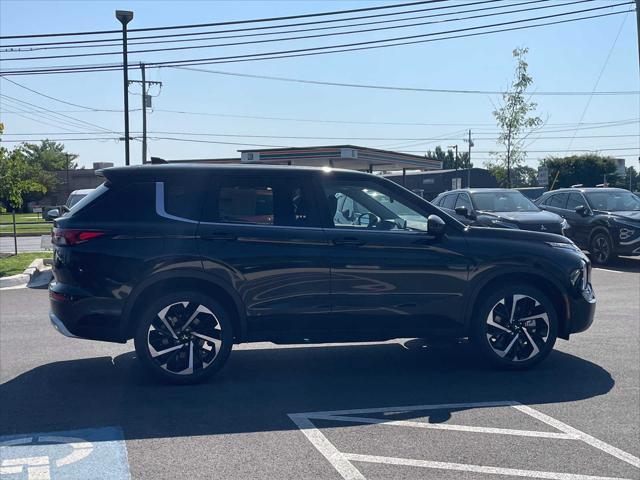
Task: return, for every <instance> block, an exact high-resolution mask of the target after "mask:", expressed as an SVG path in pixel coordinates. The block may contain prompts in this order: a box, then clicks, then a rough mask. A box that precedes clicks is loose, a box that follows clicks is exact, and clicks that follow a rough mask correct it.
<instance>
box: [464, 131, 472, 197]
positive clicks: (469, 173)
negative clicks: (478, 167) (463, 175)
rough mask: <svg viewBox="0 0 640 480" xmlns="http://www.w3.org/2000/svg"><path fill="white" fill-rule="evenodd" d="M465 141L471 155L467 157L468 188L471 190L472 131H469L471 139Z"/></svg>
mask: <svg viewBox="0 0 640 480" xmlns="http://www.w3.org/2000/svg"><path fill="white" fill-rule="evenodd" d="M465 141H466V142H467V143H468V144H469V153H468V155H467V188H471V147H473V140H471V129H469V138H468V140H465Z"/></svg>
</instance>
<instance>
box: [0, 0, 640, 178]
mask: <svg viewBox="0 0 640 480" xmlns="http://www.w3.org/2000/svg"><path fill="white" fill-rule="evenodd" d="M470 1H471V0H465V1H464V2H463V1H462V0H460V1H458V2H457V3H458V4H462V3H469V2H470ZM522 1H523V0H500V2H497V3H496V2H494V3H496V5H497V4H500V5H504V6H506V5H514V7H512V8H513V9H516V8H528V7H539V6H543V5H542V4H543V3H544V4H545V5H544V6H549V5H550V4H555V5H554V6H556V8H552V9H541V10H538V11H531V12H526V13H519V14H517V13H514V14H511V15H502V16H497V17H489V18H480V19H470V20H462V21H452V22H448V23H443V24H440V25H438V24H429V25H420V26H415V27H409V28H398V29H390V30H386V31H378V32H369V33H361V34H354V35H341V36H335V37H324V38H314V39H309V40H295V41H285V42H277V43H263V44H258V45H242V46H228V47H215V48H203V49H196V50H182V51H170V52H146V53H138V54H135V53H131V54H130V55H129V63H130V64H137V63H139V62H142V61H144V62H153V61H159V60H168V59H171V60H173V59H189V58H199V57H213V56H227V55H238V54H245V53H250V52H251V53H253V52H268V51H274V50H286V49H298V48H306V47H316V46H324V45H334V44H341V43H353V42H360V41H368V40H376V39H383V38H390V37H400V36H411V35H420V34H425V33H430V32H437V31H443V30H449V29H455V28H464V27H470V26H473V25H479V24H489V23H498V22H504V21H510V20H517V19H519V18H524V17H523V16H525V15H526V16H528V17H537V16H544V15H550V14H553V13H559V12H566V11H569V10H577V9H587V8H594V7H600V6H611V5H615V4H617V3H622V2H624V0H620V1H614V0H610V1H609V0H606V1H602V0H594V1H590V2H585V3H581V4H574V5H571V6H566V7H562V6H558V5H559V4H560V3H566V2H568V1H570V0H562V1H560V0H550V1H549V2H538V3H537V4H529V5H527V6H520V7H518V6H517V5H518V3H521V2H522ZM393 3H399V2H391V1H385V2H378V1H373V2H370V1H358V2H354V1H322V2H320V1H311V0H308V1H293V0H290V1H260V2H256V1H253V2H243V1H233V2H230V1H216V2H212V1H204V0H203V1H181V2H175V1H164V2H162V1H150V0H149V1H137V2H126V1H67V2H64V1H29V0H22V1H17V0H3V1H2V2H0V35H2V36H9V35H26V34H38V33H55V32H73V31H96V30H115V29H119V28H120V24H119V23H118V21H117V20H116V19H115V17H114V11H115V10H117V9H124V10H131V11H133V12H134V19H133V20H132V22H131V23H130V24H129V28H143V27H157V26H166V25H183V24H193V23H210V22H222V21H231V20H246V19H254V18H264V17H274V16H286V15H298V14H308V13H317V12H326V11H332V10H344V9H351V8H364V7H370V6H377V5H389V4H393ZM452 3H453V4H455V3H456V0H448V1H446V2H441V3H435V4H434V5H433V6H434V7H435V6H440V5H444V4H452ZM483 6H486V5H480V6H479V7H476V8H480V7H483ZM419 7H423V8H424V7H425V5H421V6H419ZM419 7H414V8H419ZM407 8H408V7H405V9H407ZM456 8H458V9H460V7H456ZM469 8H473V7H469ZM630 8H632V7H631V6H630V5H625V6H623V7H617V8H613V7H612V8H611V9H608V10H604V11H598V12H593V13H592V14H597V13H603V12H607V11H615V10H620V9H625V10H626V9H630ZM387 11H388V10H387ZM381 12H386V11H374V12H367V13H364V14H375V13H381ZM481 13H485V12H481ZM364 14H354V15H353V16H358V15H364ZM413 15H420V14H417V13H416V14H413ZM423 15H424V14H423ZM464 15H467V16H468V15H474V14H473V13H470V14H464ZM464 15H458V16H464ZM476 15H477V14H476ZM583 15H588V14H587V13H585V14H583ZM409 16H410V15H407V17H409ZM454 17H456V16H453V17H452V16H449V17H446V18H454ZM325 18H327V17H321V18H320V19H325ZM440 18H442V17H440ZM565 18H566V17H565ZM306 20H307V21H308V20H309V19H306ZM311 20H315V19H314V18H312V19H311ZM373 20H377V19H373ZM426 21H427V20H423V22H426ZM290 22H291V21H290ZM298 22H300V20H298ZM354 22H355V21H354ZM416 22H419V21H416ZM352 23H353V22H352ZM255 25H256V24H251V25H249V26H255ZM396 25H397V24H396ZM245 26H246V25H245ZM228 28H233V27H216V28H213V30H220V29H228ZM236 28H237V27H236ZM301 28H305V27H301ZM306 28H309V27H306ZM354 28H355V27H354ZM362 28H367V27H358V29H362ZM210 30H212V27H209V28H206V29H201V30H196V31H210ZM343 30H344V29H343ZM333 31H334V32H335V31H336V30H333ZM338 31H340V30H338ZM181 32H183V30H181ZM160 33H164V32H160ZM312 33H323V32H322V31H321V32H312ZM146 34H149V33H146ZM151 34H158V32H151ZM136 35H138V36H139V35H142V34H141V33H130V35H129V36H130V38H132V37H135V36H136ZM291 35H292V36H293V35H294V34H291ZM297 35H304V33H302V34H297ZM636 35H637V32H636V16H635V12H634V11H630V12H629V13H625V14H621V15H613V16H609V17H602V18H597V19H591V20H585V21H580V22H572V23H564V24H560V25H552V26H546V27H541V28H535V29H525V30H519V31H511V32H503V33H497V34H493V35H483V36H475V37H470V38H459V39H448V40H443V41H436V42H430V43H417V44H413V45H402V46H396V47H390V48H380V49H371V50H364V51H355V52H344V53H336V54H328V55H316V56H307V57H299V58H287V59H275V60H263V61H251V62H243V63H221V64H215V65H205V66H202V67H198V68H201V69H206V70H214V71H222V72H231V73H242V74H251V75H259V76H275V77H286V78H295V79H303V80H314V81H325V82H339V83H355V84H369V85H384V86H397V87H418V88H429V89H453V90H481V91H490V92H499V91H503V90H504V89H505V88H506V87H507V86H508V85H509V82H510V80H511V78H512V77H513V71H514V65H515V64H514V60H513V57H512V50H513V49H514V48H516V47H527V48H528V49H529V54H528V56H527V61H528V63H529V74H530V75H531V76H532V77H533V79H534V83H533V86H532V88H531V91H532V92H552V91H553V92H568V91H571V92H575V91H580V92H587V93H590V92H593V91H599V92H603V91H631V92H637V91H640V75H639V67H638V50H637V48H638V42H637V36H636ZM110 36H111V37H113V35H110ZM104 37H105V36H102V37H101V38H104ZM116 37H118V35H116ZM272 37H274V36H273V35H272ZM78 38H79V37H74V39H78ZM83 38H84V37H83ZM87 38H98V37H87ZM259 38H270V37H259ZM65 39H66V37H65ZM45 40H46V41H51V39H45ZM234 40H235V41H241V40H246V39H243V38H240V39H234ZM10 41H11V42H16V41H15V40H2V43H1V44H0V49H2V48H3V47H4V46H5V45H9V44H10V43H9V42H10ZM32 41H35V40H32ZM132 41H134V40H130V42H132ZM212 42H216V40H211V41H208V42H195V43H192V44H191V45H194V44H210V43H212ZM217 42H221V40H217ZM182 45H186V44H184V43H183V44H164V45H161V47H171V46H182ZM143 48H157V46H155V47H154V46H153V45H151V46H150V45H130V47H129V50H130V51H134V50H139V49H143ZM88 51H90V50H88V49H86V50H84V49H75V50H74V49H67V50H50V51H48V50H44V51H33V52H8V53H2V54H1V56H0V58H2V60H3V61H2V62H1V63H0V69H2V70H7V69H10V68H24V67H27V66H48V65H73V64H95V63H109V62H119V61H121V56H120V55H112V56H101V57H88V58H70V59H65V58H63V59H54V60H41V61H35V60H31V61H11V60H10V59H12V58H18V57H20V56H36V55H56V54H70V53H85V52H88ZM91 51H93V52H96V51H99V52H121V47H120V46H119V45H118V46H113V47H104V48H102V49H91ZM146 76H147V80H153V81H159V82H162V86H161V87H159V86H152V87H151V88H150V94H151V95H152V96H153V99H152V101H153V107H152V109H150V110H148V119H147V122H148V131H149V137H150V140H149V147H148V148H149V155H150V156H151V155H152V156H158V157H162V158H166V159H193V158H219V157H237V156H238V153H237V151H238V150H239V149H242V148H245V149H250V148H260V147H257V146H253V145H251V144H254V145H273V146H310V145H337V144H347V143H349V144H356V145H361V146H369V147H375V148H386V149H392V150H394V149H397V150H399V151H408V152H412V153H416V154H422V153H424V152H425V150H427V149H433V148H435V146H437V145H441V146H443V147H447V146H448V145H455V144H457V145H458V146H459V148H460V149H461V150H466V149H467V148H468V147H467V144H466V143H465V142H464V140H465V138H466V137H467V131H468V129H471V132H472V138H473V140H474V147H473V149H472V161H473V162H474V164H475V165H476V166H481V165H482V164H484V163H485V162H486V161H487V160H489V159H490V154H489V152H491V151H495V150H497V149H499V146H497V145H496V143H495V137H496V136H497V132H498V129H497V126H496V123H495V120H494V118H493V115H492V111H493V110H494V108H495V105H497V104H498V103H499V102H500V95H498V94H485V93H482V94H459V93H432V92H420V91H395V90H381V89H363V88H348V87H339V86H327V85H312V84H303V83H292V82H283V81H275V80H269V79H257V78H247V77H238V76H230V75H221V74H215V73H211V72H202V71H193V70H186V69H179V68H169V67H165V68H160V69H147V75H146ZM8 78H9V79H11V80H13V81H15V82H18V83H20V84H21V85H23V86H24V87H28V88H29V89H32V90H35V91H37V92H40V93H42V94H45V95H48V96H51V97H55V98H57V99H60V100H63V101H66V102H71V103H75V104H78V105H82V106H88V107H92V108H94V109H96V110H115V111H93V110H87V109H83V108H79V107H74V106H70V105H67V104H64V103H60V102H58V101H55V100H52V99H49V98H45V97H43V96H41V95H37V94H36V93H33V92H30V91H28V90H25V89H23V88H21V87H19V86H18V85H15V84H12V83H10V82H8V81H6V80H4V79H0V94H2V95H4V96H3V97H0V122H2V123H4V125H5V135H3V138H2V140H3V144H4V145H5V147H9V148H10V147H11V146H14V145H17V144H16V143H12V142H11V141H15V140H20V139H29V140H38V139H43V138H55V139H63V138H70V139H77V138H95V137H96V136H97V135H96V134H95V133H91V132H96V131H101V132H102V135H100V136H101V137H104V136H106V137H109V138H111V139H109V140H105V139H101V140H86V141H80V140H66V141H63V143H64V144H65V146H66V149H67V151H70V152H72V153H76V154H78V155H79V159H78V160H79V164H80V165H81V166H85V167H87V168H90V167H91V165H92V163H93V162H113V163H114V164H115V165H124V144H123V143H122V142H120V141H118V140H117V138H118V137H120V136H122V135H123V134H122V132H123V129H124V126H123V125H124V120H123V113H122V108H123V91H122V89H123V84H122V71H113V72H94V73H72V74H70V73H67V74H55V75H24V76H12V77H8ZM130 79H132V80H138V79H140V72H139V70H132V71H131V72H130ZM129 90H130V96H129V101H130V108H131V109H132V111H131V113H130V122H131V131H132V132H133V133H132V135H134V136H136V137H138V136H139V132H140V131H141V129H142V126H141V125H142V121H141V118H142V114H141V111H140V108H141V101H142V99H141V96H140V86H139V85H138V84H133V85H131V86H130V88H129ZM531 98H532V100H534V101H536V102H537V103H538V105H537V110H536V114H537V115H539V116H540V117H541V118H542V119H543V120H544V121H545V124H544V126H543V127H542V129H541V130H540V131H539V132H537V133H536V134H534V135H532V136H531V137H530V140H531V141H530V142H528V143H527V149H528V157H527V165H530V166H532V167H537V166H538V162H539V160H540V159H542V158H544V157H545V156H548V155H566V154H569V152H568V151H571V152H570V153H580V152H579V151H578V150H589V151H599V152H600V153H602V154H607V155H611V156H614V157H619V158H624V159H625V160H626V164H627V166H630V165H634V166H635V167H636V168H637V167H638V157H639V155H640V123H638V120H639V119H640V95H638V94H631V95H615V96H601V95H593V96H592V95H579V96H578V95H572V96H568V95H554V96H543V95H537V96H533V97H531ZM21 102H28V103H29V104H30V105H28V104H25V103H21ZM38 108H45V109H47V113H46V115H45V116H41V115H39V114H37V113H35V114H34V111H35V110H36V109H38ZM37 111H39V112H43V111H42V110H37ZM50 111H53V112H55V113H50ZM177 112H189V113H177ZM61 115H63V116H62V117H61ZM255 117H264V118H255ZM55 118H61V119H62V121H61V122H58V121H56V120H55ZM78 120H80V121H81V122H88V123H80V124H78ZM45 121H46V122H47V123H48V124H45V123H43V122H45ZM69 121H70V122H72V123H73V125H72V124H70V123H68V122H69ZM616 121H620V123H619V124H617V125H609V126H605V127H603V126H602V125H597V124H599V123H604V122H616ZM65 129H66V130H65ZM69 130H71V131H69ZM105 131H110V132H112V133H107V134H104V132H105ZM158 132H163V133H158ZM154 137H164V138H167V137H168V138H179V139H182V140H189V141H177V140H168V139H156V138H154ZM274 137H276V138H274ZM277 137H314V138H277ZM318 137H324V138H318ZM573 137H575V138H573ZM581 137H589V138H581ZM194 140H197V141H194ZM212 142H219V143H212ZM225 142H226V143H225ZM131 163H132V164H139V163H141V143H140V141H138V140H134V141H133V142H132V143H131Z"/></svg>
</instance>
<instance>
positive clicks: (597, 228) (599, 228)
mask: <svg viewBox="0 0 640 480" xmlns="http://www.w3.org/2000/svg"><path fill="white" fill-rule="evenodd" d="M597 233H604V234H605V235H606V236H607V237H609V240H611V246H612V247H615V245H614V244H613V237H612V236H611V232H609V229H608V228H607V227H606V226H605V225H596V226H595V227H593V228H592V229H591V232H589V243H588V245H587V246H588V247H589V248H591V241H592V240H593V237H594V236H595V235H596V234H597Z"/></svg>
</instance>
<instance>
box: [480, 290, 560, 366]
mask: <svg viewBox="0 0 640 480" xmlns="http://www.w3.org/2000/svg"><path fill="white" fill-rule="evenodd" d="M557 325H558V315H557V312H556V309H555V307H554V305H553V302H552V301H551V300H550V299H549V298H548V297H547V295H545V294H544V293H543V292H541V291H540V290H538V289H537V288H533V287H529V286H527V285H511V286H504V287H501V288H498V289H497V290H496V291H495V292H494V293H492V294H491V295H490V296H489V297H488V298H487V299H486V300H485V301H484V302H483V303H482V306H481V307H480V309H478V311H477V314H476V316H475V317H474V319H473V325H472V340H473V343H474V344H475V345H476V348H477V349H478V351H479V352H480V353H481V355H482V356H483V357H484V358H485V359H487V360H488V361H489V362H491V363H492V364H493V365H497V366H500V367H505V368H510V369H525V368H529V367H531V366H533V365H535V364H537V363H538V362H541V361H542V360H544V359H545V358H546V357H547V355H549V353H550V352H551V350H552V349H553V345H554V344H555V341H556V336H557V331H558V327H557Z"/></svg>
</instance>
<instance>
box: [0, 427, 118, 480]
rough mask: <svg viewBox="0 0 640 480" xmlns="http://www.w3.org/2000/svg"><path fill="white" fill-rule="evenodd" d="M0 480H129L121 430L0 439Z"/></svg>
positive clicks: (68, 432) (93, 429) (55, 433)
mask: <svg viewBox="0 0 640 480" xmlns="http://www.w3.org/2000/svg"><path fill="white" fill-rule="evenodd" d="M0 478H1V479H2V480H5V479H6V480H60V479H62V480H64V479H80V478H82V479H92V480H100V479H109V480H111V479H113V480H121V479H122V480H125V479H127V480H128V479H129V478H130V474H129V464H128V460H127V450H126V446H125V443H124V439H123V436H122V430H121V429H120V428H117V427H105V428H92V429H84V430H73V431H66V432H49V433H28V434H22V435H10V436H4V437H0Z"/></svg>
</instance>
